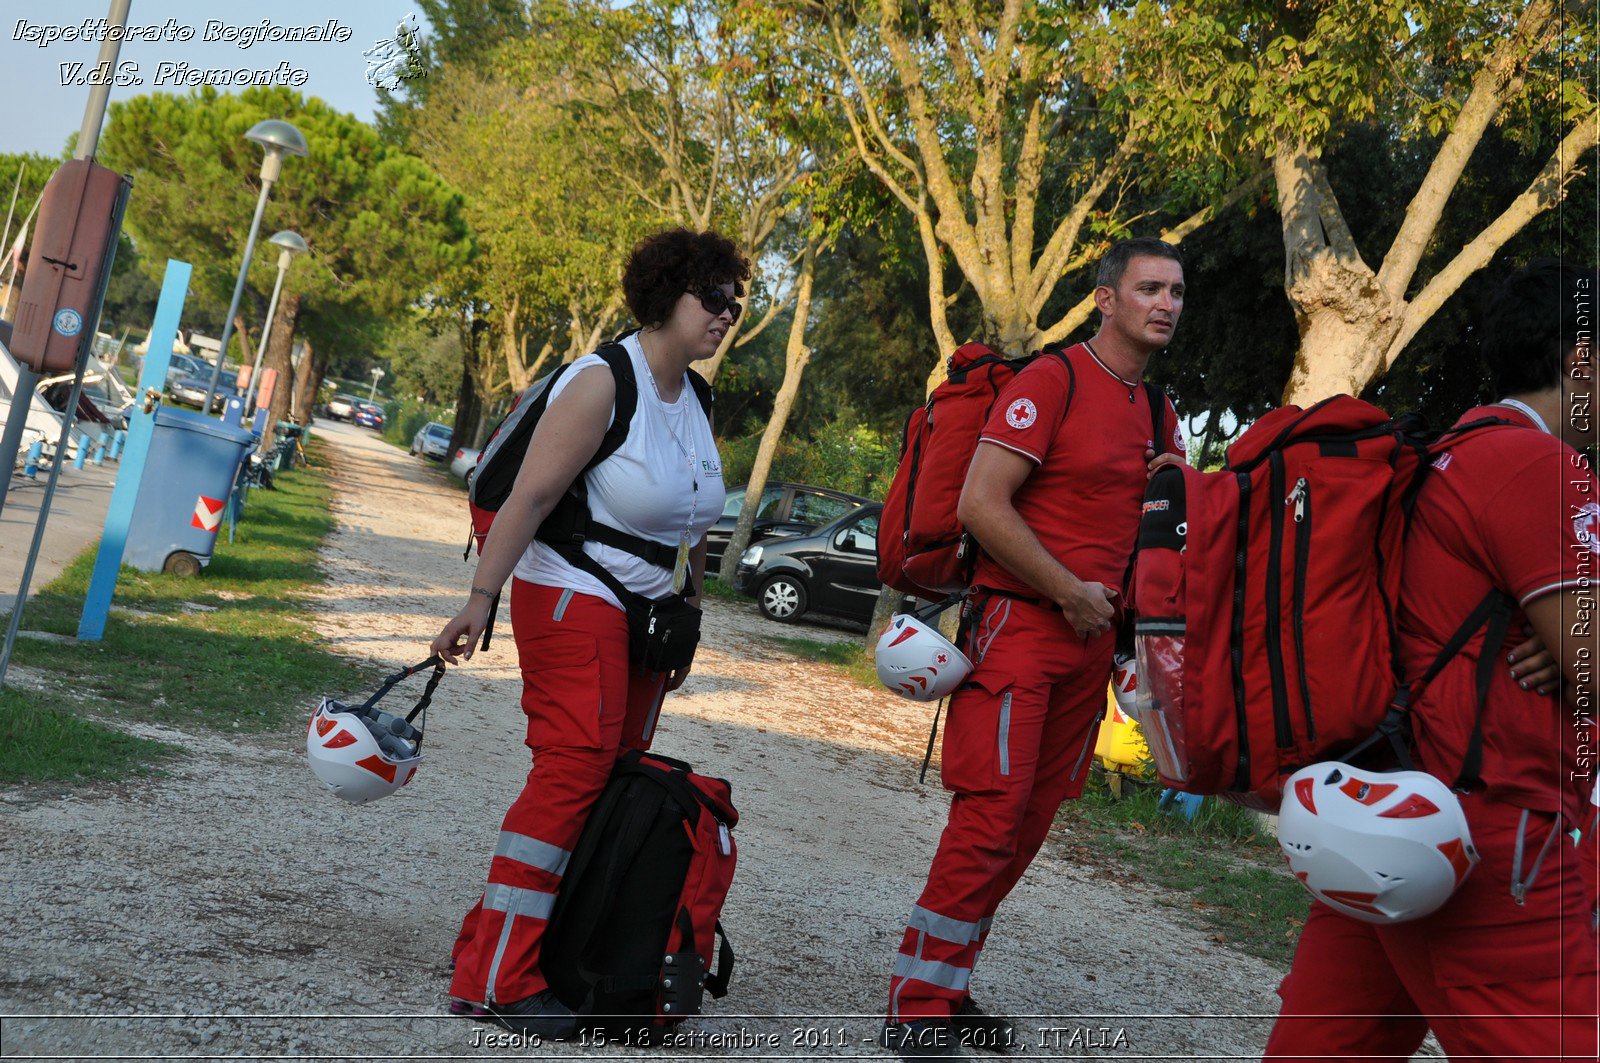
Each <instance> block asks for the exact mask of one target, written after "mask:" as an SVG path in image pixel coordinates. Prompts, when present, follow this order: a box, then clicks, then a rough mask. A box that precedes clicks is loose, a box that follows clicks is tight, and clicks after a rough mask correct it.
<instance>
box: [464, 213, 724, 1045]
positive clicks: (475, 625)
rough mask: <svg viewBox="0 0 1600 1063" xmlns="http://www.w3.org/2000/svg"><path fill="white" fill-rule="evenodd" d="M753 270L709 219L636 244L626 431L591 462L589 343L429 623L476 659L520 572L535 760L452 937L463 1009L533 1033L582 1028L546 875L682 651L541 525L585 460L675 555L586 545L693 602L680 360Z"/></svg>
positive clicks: (628, 284) (514, 618) (596, 478)
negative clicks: (633, 648)
mask: <svg viewBox="0 0 1600 1063" xmlns="http://www.w3.org/2000/svg"><path fill="white" fill-rule="evenodd" d="M749 276H750V268H749V263H748V261H747V260H746V259H745V257H744V255H743V254H742V253H741V252H740V251H739V249H738V248H737V246H736V245H734V243H733V242H732V241H731V240H728V239H727V238H725V237H722V236H720V235H718V234H717V233H715V232H703V233H695V232H690V231H688V230H685V229H672V230H668V231H666V232H661V233H656V234H655V235H653V236H649V237H646V238H645V239H644V240H641V241H640V242H639V244H637V245H636V246H635V247H634V249H633V252H632V253H631V254H630V255H629V256H628V260H627V262H626V264H625V265H624V268H623V271H622V290H623V295H624V297H625V299H626V301H627V304H628V309H629V311H630V312H631V313H632V314H633V316H634V318H635V320H637V321H638V322H639V324H640V326H641V327H640V329H639V330H638V331H637V332H632V333H629V334H627V335H626V336H624V337H623V338H621V339H620V341H619V343H620V346H621V347H622V349H623V351H624V352H625V353H626V354H627V356H628V357H629V358H630V359H631V361H632V364H633V371H634V377H635V383H636V385H637V387H638V395H637V401H636V404H635V407H634V412H633V420H632V421H631V422H629V428H628V432H627V435H626V437H625V439H624V441H623V443H622V444H621V446H619V447H618V448H617V450H616V451H615V452H614V453H612V454H611V455H610V456H609V457H607V458H606V459H604V460H603V461H600V462H597V463H595V464H593V465H592V466H591V465H590V464H589V463H590V460H591V459H592V458H593V457H594V455H595V453H596V452H597V451H598V450H599V448H600V445H601V443H602V441H603V439H604V435H605V432H606V430H607V428H608V426H609V425H610V423H611V421H612V419H613V417H614V416H615V415H616V410H615V407H616V406H617V402H616V397H617V378H616V377H615V376H613V375H612V373H611V372H610V371H608V370H606V368H605V362H604V360H603V359H601V358H600V357H599V356H598V355H596V354H589V355H585V356H584V357H582V358H579V359H578V360H577V361H575V362H573V363H572V366H571V368H570V369H569V370H568V371H567V373H566V374H565V375H563V376H562V377H561V378H560V379H559V380H557V381H556V382H555V383H554V384H553V385H552V386H551V393H550V401H549V406H548V407H547V409H546V410H545V413H544V416H543V417H541V418H540V420H539V422H538V424H537V425H536V426H535V427H534V430H533V435H532V437H531V438H530V439H529V441H528V449H527V454H526V456H525V458H524V460H523V461H522V464H521V467H520V469H519V471H518V473H517V477H516V482H515V484H514V486H513V487H512V490H511V495H510V497H509V498H508V499H507V500H506V502H505V504H504V505H503V506H502V507H501V509H500V511H499V514H498V516H497V517H496V518H495V521H494V525H493V527H492V528H491V529H490V531H489V534H488V537H487V539H486V540H485V542H484V546H483V553H482V555H481V556H480V557H479V559H478V567H477V570H476V572H475V574H474V576H473V581H472V588H471V591H470V593H469V595H468V604H467V605H466V607H465V608H464V609H462V611H461V612H460V613H459V614H457V615H456V616H455V618H454V619H452V620H451V621H450V622H449V623H447V624H446V625H445V627H444V629H443V630H442V631H441V632H440V633H439V635H438V637H436V638H435V639H434V640H433V644H432V650H433V652H434V653H436V654H439V655H440V656H442V657H444V658H445V659H446V660H447V661H450V662H451V663H455V662H456V660H457V658H465V659H470V658H471V657H472V654H473V650H474V648H475V647H476V646H477V644H478V639H479V636H481V635H482V633H483V629H484V626H485V625H486V624H487V623H488V621H489V618H490V609H491V608H492V605H491V603H492V602H493V601H494V600H495V595H496V592H497V591H498V590H499V589H500V587H501V586H502V585H504V583H505V582H506V580H507V578H508V577H511V578H512V589H511V629H512V633H513V634H514V635H515V637H516V644H517V659H518V661H519V663H520V665H521V668H522V710H523V712H524V714H525V715H526V717H527V739H526V744H527V746H528V748H529V749H530V750H531V751H532V753H533V767H532V769H531V770H530V771H529V772H528V778H527V783H526V784H525V785H524V787H523V789H522V791H521V793H520V794H518V795H517V798H516V800H515V801H514V802H513V803H512V805H511V807H510V808H509V809H508V810H507V811H506V814H505V817H504V819H503V820H502V822H501V827H500V833H499V838H498V843H497V844H496V846H495V848H494V854H493V856H492V857H491V859H490V861H489V867H488V881H487V884H486V886H485V888H484V892H483V896H482V898H481V899H480V900H479V901H478V903H477V904H476V905H474V906H473V907H472V909H471V910H470V911H468V912H467V914H466V917H465V918H464V919H463V920H462V924H461V932H460V934H459V935H458V937H457V939H456V943H455V946H454V948H453V949H452V950H451V956H452V961H453V964H454V973H453V975H452V977H451V980H450V996H451V998H452V1000H453V1006H452V1009H451V1010H452V1011H454V1012H455V1013H456V1014H475V1015H478V1016H480V1017H486V1018H493V1019H494V1020H495V1021H498V1022H500V1023H501V1024H502V1025H504V1026H506V1027H508V1028H510V1029H511V1030H513V1031H515V1032H519V1033H524V1034H537V1035H540V1036H543V1037H552V1038H559V1037H566V1036H570V1035H571V1033H572V1032H573V1030H574V1029H575V1028H576V1025H577V1021H576V1019H575V1018H574V1016H573V1013H572V1012H571V1011H569V1010H568V1009H567V1008H566V1007H565V1006H564V1005H563V1004H562V1003H561V1001H560V1000H558V999H556V997H555V994H554V993H553V992H551V990H550V988H549V984H548V983H547V982H546V980H545V977H544V973H543V971H542V970H541V969H540V946H541V943H542V942H543V938H544V933H545V930H546V928H547V926H548V921H549V918H550V914H551V912H552V911H553V909H554V906H555V900H556V893H557V891H558V889H559V888H560V885H561V881H562V877H563V875H564V873H565V871H566V869H567V864H568V861H569V860H570V859H571V857H572V850H573V849H574V848H575V846H576V845H577V842H578V839H579V837H580V836H581V834H582V832H583V827H584V824H585V822H586V821H587V819H588V817H589V813H590V810H591V809H592V808H593V807H594V803H595V801H596V800H597V799H598V798H599V797H600V794H601V791H602V790H603V789H604V788H605V785H606V781H607V779H608V778H609V777H610V775H611V770H612V767H613V765H614V763H615V762H616V759H617V756H618V754H619V753H621V752H622V751H623V750H627V749H648V748H650V744H651V741H652V738H653V736H654V733H655V726H656V722H657V719H658V715H659V712H660V709H661V704H662V698H663V697H664V696H665V694H666V692H667V691H670V690H674V689H676V688H677V687H678V686H679V685H680V684H682V682H683V681H684V679H685V678H686V677H687V675H688V671H689V669H688V667H684V668H681V669H678V670H677V671H674V672H671V673H667V674H662V673H659V672H651V671H647V670H645V669H643V668H641V667H639V666H637V665H635V664H633V663H632V662H631V661H630V658H629V652H628V642H629V638H628V619H627V615H626V613H625V612H624V611H623V608H622V604H621V602H620V601H619V600H618V598H617V595H616V594H615V593H614V591H613V590H612V589H611V588H610V587H609V586H608V585H607V584H605V583H603V582H601V581H600V580H599V579H597V578H596V576H595V575H594V574H592V573H591V572H589V571H586V570H585V569H583V568H582V567H580V566H579V565H575V564H573V563H572V561H571V560H569V557H568V555H565V554H563V553H561V552H560V551H557V550H556V549H554V548H553V547H551V546H550V545H548V544H546V543H544V542H541V541H539V540H537V539H535V538H534V536H535V532H536V531H537V530H538V528H539V526H540V525H541V524H543V523H544V521H545V518H546V517H548V516H549V515H550V513H551V512H552V511H553V510H554V508H555V506H556V505H557V503H558V502H559V500H560V499H561V497H562V496H563V495H564V494H565V493H566V491H567V489H568V487H569V485H571V484H572V483H573V481H574V480H575V479H577V477H579V476H580V475H581V476H583V477H584V481H585V484H586V485H587V488H588V505H589V511H590V515H591V516H592V517H593V518H594V520H595V521H596V522H597V523H601V524H603V525H605V526H606V527H608V528H611V529H613V530H614V531H618V532H624V533H626V534H627V535H630V536H633V537H635V538H636V539H642V540H645V541H647V542H649V543H650V544H652V545H654V546H656V547H657V548H658V550H663V551H670V549H671V548H672V547H673V546H677V547H678V552H677V555H676V560H675V561H674V562H673V563H672V564H671V566H670V567H667V566H666V565H663V564H662V563H661V562H660V561H654V562H652V561H650V560H649V559H647V558H645V557H643V556H642V555H635V554H633V553H630V552H626V551H624V550H621V549H617V548H615V547H613V546H611V545H608V544H607V543H605V542H601V541H595V540H593V539H591V540H590V541H589V542H587V543H585V544H584V546H583V547H582V550H583V553H584V554H585V555H586V556H587V557H589V558H590V559H591V560H592V561H593V562H595V564H597V565H599V566H600V567H601V568H603V569H605V570H607V571H608V572H609V573H610V574H611V576H612V577H613V579H614V580H615V581H616V582H618V583H621V584H622V585H623V586H624V588H626V589H627V590H629V591H631V592H633V593H634V594H637V595H643V596H645V597H648V598H664V597H666V596H667V594H668V593H669V592H670V593H674V594H676V593H679V591H680V590H683V591H686V592H687V591H693V592H694V593H693V597H691V598H690V599H689V600H690V601H691V603H694V604H698V601H699V593H698V592H699V590H700V588H701V586H702V583H701V580H702V578H703V576H704V574H705V557H706V543H705V533H706V530H707V529H708V528H710V526H711V525H712V524H713V523H714V522H715V521H716V519H717V517H718V516H719V515H720V514H721V512H722V507H723V501H724V497H723V496H724V491H723V485H722V463H721V460H720V458H719V457H718V454H717V446H716V440H715V437H714V436H713V434H712V425H711V421H710V411H709V410H707V409H705V408H703V407H702V405H701V403H700V401H699V400H698V399H697V398H696V397H695V394H694V391H693V386H692V383H691V380H690V377H689V375H688V371H689V368H690V364H691V363H693V362H695V361H697V360H700V359H703V358H709V357H711V356H712V355H714V354H716V352H717V350H718V346H719V344H720V343H721V342H722V340H723V338H724V336H725V335H726V334H727V332H728V329H729V328H730V327H731V326H732V324H733V322H734V321H736V320H737V319H738V317H739V312H740V306H739V303H738V301H737V300H738V297H739V296H740V295H742V294H744V282H745V281H746V280H747V279H748V278H749ZM667 556H669V557H670V556H671V555H670V553H668V554H667Z"/></svg>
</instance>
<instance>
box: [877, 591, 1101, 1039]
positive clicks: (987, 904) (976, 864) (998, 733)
mask: <svg viewBox="0 0 1600 1063" xmlns="http://www.w3.org/2000/svg"><path fill="white" fill-rule="evenodd" d="M980 640H981V642H982V659H981V660H980V661H979V663H978V666H977V668H976V670H975V671H974V672H973V675H972V679H971V680H970V681H969V682H968V683H967V684H966V685H965V686H963V687H962V689H961V690H959V691H957V692H956V694H955V695H954V696H953V697H952V698H951V700H950V706H949V713H948V717H947V722H946V725H945V729H944V745H943V747H942V749H943V752H942V759H941V767H940V773H941V776H942V778H943V780H944V786H945V789H947V790H950V791H951V792H952V793H953V794H954V797H953V798H952V799H951V802H950V818H949V821H948V822H947V824H946V826H945V829H944V833H943V835H942V836H941V837H940V839H939V848H938V851H937V852H936V853H935V855H934V858H933V866H932V867H931V868H930V869H929V872H928V882H927V886H926V887H925V888H924V889H923V891H922V896H921V898H920V899H919V900H918V901H917V906H916V907H915V908H914V909H912V914H911V918H910V920H908V922H907V925H906V931H905V935H904V936H903V937H902V938H901V941H900V955H899V957H898V959H897V962H896V964H895V970H894V976H893V977H892V978H891V979H890V982H889V1018H890V1020H891V1021H894V1022H909V1021H911V1020H913V1019H919V1018H939V1017H943V1016H948V1015H950V1014H952V1013H953V1012H954V1011H955V1009H956V1008H958V1007H959V1006H960V1005H961V1001H962V1000H963V999H965V998H966V996H967V995H968V993H967V987H968V982H969V981H970V979H971V977H972V969H973V966H974V965H975V964H976V962H977V958H978V953H979V952H980V951H981V950H982V949H983V945H984V941H985V938H986V937H987V936H988V930H989V925H990V922H991V921H992V919H993V917H994V914H995V910H996V909H997V908H998V907H999V905H1000V902H1001V901H1002V900H1004V899H1005V897H1006V895H1007V894H1008V893H1010V892H1011V888H1012V887H1013V886H1015V885H1016V883H1017V880H1018V879H1019V878H1021V877H1022V873H1023V871H1025V870H1026V869H1027V867H1028V864H1029V863H1030V862H1032V860H1033V857H1034V855H1035V854H1036V853H1037V852H1038V851H1039V848H1040V846H1041V845H1042V844H1043V843H1044V839H1045V836H1046V835H1047V834H1048V833H1049V830H1050V824H1051V822H1052V821H1053V820H1054V818H1055V814H1056V810H1057V809H1058V808H1060V806H1061V802H1062V801H1063V800H1065V799H1066V798H1067V797H1069V796H1072V797H1075V796H1077V795H1078V794H1079V793H1081V792H1082V789H1083V779H1084V778H1085V777H1086V776H1087V774H1088V761H1089V758H1088V757H1087V756H1085V750H1086V749H1089V748H1090V747H1091V746H1092V743H1093V741H1094V735H1095V724H1096V721H1097V720H1098V719H1099V718H1100V715H1101V713H1102V711H1103V710H1104V708H1105V703H1106V697H1107V689H1108V686H1109V683H1110V678H1111V647H1112V640H1111V637H1110V636H1109V635H1108V636H1105V637H1103V638H1098V639H1094V640H1092V641H1090V642H1089V643H1085V642H1084V640H1082V639H1080V638H1078V637H1077V635H1075V634H1074V633H1073V631H1072V629H1071V628H1070V627H1069V626H1068V625H1067V622H1066V618H1065V617H1063V616H1062V615H1061V613H1060V612H1058V611H1056V610H1047V609H1044V608H1042V607H1039V606H1034V605H1030V604H1028V603H1024V602H1020V601H1013V600H1011V599H1003V598H1002V599H992V600H991V601H990V602H989V603H988V607H987V609H986V610H985V615H984V616H982V617H979V618H977V620H976V622H975V623H974V624H972V625H971V632H970V634H969V637H968V639H967V648H968V649H969V653H973V654H976V653H978V651H979V648H978V645H977V643H978V642H979V641H980Z"/></svg>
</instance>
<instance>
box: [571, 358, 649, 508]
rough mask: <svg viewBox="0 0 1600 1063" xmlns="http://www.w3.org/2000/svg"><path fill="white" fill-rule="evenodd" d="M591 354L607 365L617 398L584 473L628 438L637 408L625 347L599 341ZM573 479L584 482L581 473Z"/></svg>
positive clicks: (636, 385) (636, 383)
mask: <svg viewBox="0 0 1600 1063" xmlns="http://www.w3.org/2000/svg"><path fill="white" fill-rule="evenodd" d="M594 353H595V354H596V355H598V356H599V357H600V358H601V359H602V360H603V361H604V362H605V363H606V365H607V366H609V367H610V369H611V376H612V377H613V378H614V379H615V380H616V382H617V398H616V404H615V407H614V412H613V413H612V416H611V427H609V428H607V429H606V434H605V435H604V436H603V437H601V439H600V449H598V450H596V451H595V452H594V457H592V458H590V459H589V461H588V463H587V464H586V465H584V467H583V471H584V472H588V471H589V470H590V469H592V468H594V467H595V466H596V465H599V464H600V463H601V462H602V461H605V460H606V459H607V458H609V457H611V455H613V454H615V453H616V452H617V448H618V447H620V446H622V444H623V442H624V441H625V440H626V439H627V438H628V428H629V426H631V425H632V424H633V414H634V411H635V410H637V409H638V408H639V379H638V377H636V376H635V375H634V372H633V357H632V355H630V354H629V353H628V349H627V348H626V347H624V346H623V345H622V344H620V343H617V342H615V341H612V342H610V343H602V344H601V345H600V346H599V347H597V348H595V352H594ZM576 482H577V483H578V484H582V483H583V476H582V475H581V474H580V475H579V476H578V479H577V481H576Z"/></svg>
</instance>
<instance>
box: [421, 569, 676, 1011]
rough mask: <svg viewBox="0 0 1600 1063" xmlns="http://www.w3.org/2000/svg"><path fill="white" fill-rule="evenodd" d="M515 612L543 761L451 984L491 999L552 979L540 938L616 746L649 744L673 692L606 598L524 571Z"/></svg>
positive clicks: (458, 993) (459, 949)
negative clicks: (644, 665) (642, 667)
mask: <svg viewBox="0 0 1600 1063" xmlns="http://www.w3.org/2000/svg"><path fill="white" fill-rule="evenodd" d="M511 624H512V632H513V633H514V635H515V636H516V641H517V655H518V658H519V660H520V662H521V665H522V708H523V712H524V713H526V715H527V720H528V736H527V745H528V747H529V749H531V750H532V751H533V768H532V770H531V771H529V772H528V779H527V782H526V784H525V785H524V786H523V788H522V792H521V793H520V794H519V795H518V796H517V799H516V801H514V802H513V803H512V805H511V808H510V809H509V810H508V811H507V812H506V815H505V820H504V822H503V823H502V824H501V828H500V837H499V840H498V842H497V843H496V845H495V850H494V856H493V858H492V859H491V860H490V862H489V881H488V885H487V886H486V887H485V889H484V894H483V898H482V899H481V900H480V901H479V902H478V903H477V904H476V905H474V906H473V908H472V910H471V911H469V912H468V913H467V915H466V917H465V918H464V919H463V920H462V923H461V933H460V934H459V935H458V937H457V938H456V943H455V947H454V949H453V950H452V955H453V956H454V957H455V961H456V969H455V975H454V977H453V978H452V979H451V982H450V995H451V996H453V997H456V998H457V999H460V1000H470V1001H483V1002H485V1003H493V1002H497V1001H498V1002H510V1001H514V1000H522V999H524V998H525V997H530V996H532V995H533V994H535V993H537V992H539V991H540V990H542V989H544V988H545V987H546V983H545V980H544V974H543V973H542V972H541V971H540V970H539V942H540V940H541V939H542V938H543V937H544V929H545V926H546V925H547V924H548V921H549V918H550V913H551V911H552V909H553V908H554V906H555V898H556V892H557V890H558V888H559V887H560V885H561V877H562V875H563V874H564V873H565V872H566V869H567V863H568V861H569V860H570V859H571V857H572V849H573V848H574V847H575V846H576V845H577V843H578V837H579V835H580V834H582V832H583V824H584V820H585V819H587V817H588V815H589V810H590V809H591V808H592V807H593V806H594V802H595V800H596V799H597V798H598V797H599V796H600V791H601V790H603V789H604V788H605V784H606V780H607V779H608V778H609V777H610V774H611V765H612V763H613V762H614V761H615V760H616V757H617V754H618V753H619V752H620V751H621V750H622V749H647V748H649V746H650V737H651V732H652V731H653V730H654V723H655V718H656V714H657V712H658V710H659V708H660V704H661V696H662V693H663V691H662V678H661V677H660V676H655V675H649V674H647V673H642V672H637V671H635V670H634V669H633V668H631V667H630V666H629V664H628V631H627V621H626V619H625V618H624V616H623V614H622V611H621V610H620V609H618V608H617V607H616V606H613V605H610V604H608V603H606V602H604V601H602V600H600V599H599V598H595V597H592V596H590V595H586V594H574V593H572V592H570V591H563V590H562V589H560V588H556V587H544V586H539V585H535V584H531V583H526V582H524V581H522V580H516V581H514V583H513V584H512V588H511Z"/></svg>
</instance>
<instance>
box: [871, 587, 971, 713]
mask: <svg viewBox="0 0 1600 1063" xmlns="http://www.w3.org/2000/svg"><path fill="white" fill-rule="evenodd" d="M941 604H946V603H941ZM938 608H939V607H938V606H935V607H934V611H937V609H938ZM925 612H926V611H925ZM874 659H875V661H876V663H877V667H878V681H879V682H881V683H882V684H883V685H884V686H886V687H888V688H889V689H890V690H892V691H894V692H895V693H896V694H899V695H900V696H901V697H903V698H910V699H911V700H912V701H938V700H939V699H940V698H943V697H947V696H948V695H949V694H950V693H952V692H953V691H954V690H955V689H956V687H958V686H960V685H961V684H962V683H964V682H966V679H967V676H969V675H971V674H972V662H971V661H969V660H968V659H967V655H966V654H964V653H962V652H961V651H960V650H958V649H956V647H955V645H954V644H953V643H951V641H950V640H949V639H947V638H945V637H944V636H943V635H941V634H939V629H938V628H936V627H934V626H933V625H932V624H930V623H928V622H927V618H926V616H925V613H924V614H916V613H902V614H900V615H898V616H896V617H895V618H894V619H893V620H892V621H890V623H889V626H888V627H887V628H885V629H884V632H883V635H882V636H881V637H880V638H879V639H878V648H877V651H876V653H875V654H874Z"/></svg>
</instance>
